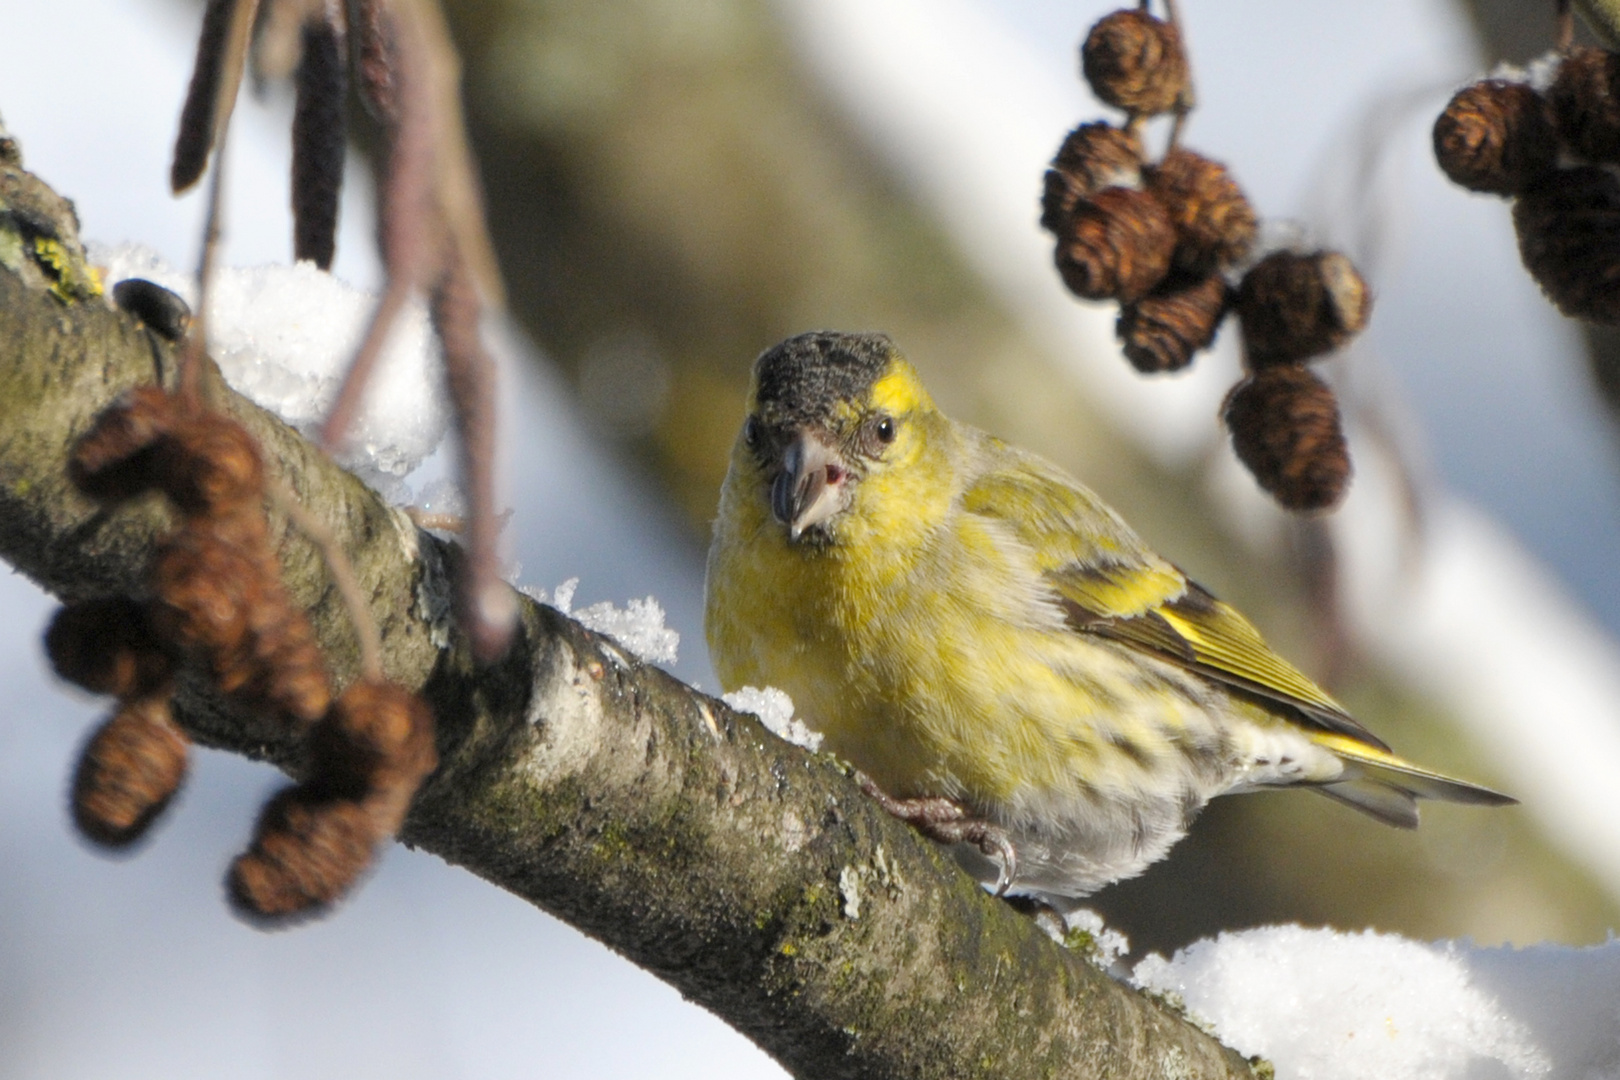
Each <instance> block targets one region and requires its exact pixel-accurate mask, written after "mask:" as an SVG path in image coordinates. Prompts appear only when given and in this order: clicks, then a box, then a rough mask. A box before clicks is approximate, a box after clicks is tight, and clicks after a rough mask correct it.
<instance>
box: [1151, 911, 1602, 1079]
mask: <svg viewBox="0 0 1620 1080" xmlns="http://www.w3.org/2000/svg"><path fill="white" fill-rule="evenodd" d="M1134 980H1135V981H1136V983H1137V984H1138V985H1140V986H1142V987H1143V988H1145V989H1149V990H1152V991H1155V992H1159V993H1164V994H1174V995H1177V996H1179V997H1180V998H1181V999H1182V1000H1183V1001H1184V1002H1185V1003H1186V1005H1187V1007H1188V1008H1189V1009H1190V1010H1191V1011H1192V1012H1193V1013H1194V1014H1195V1015H1196V1016H1197V1017H1199V1018H1201V1019H1203V1020H1205V1021H1207V1022H1208V1023H1209V1024H1210V1025H1211V1027H1212V1028H1213V1029H1214V1031H1215V1033H1216V1034H1217V1035H1218V1036H1219V1037H1220V1038H1221V1040H1222V1041H1224V1042H1225V1043H1227V1044H1228V1045H1229V1046H1232V1047H1233V1048H1234V1049H1236V1050H1238V1051H1239V1052H1241V1053H1243V1054H1258V1055H1260V1056H1261V1057H1264V1058H1266V1059H1267V1060H1269V1061H1270V1062H1271V1063H1272V1064H1273V1065H1275V1066H1276V1068H1277V1076H1278V1078H1279V1080H1295V1078H1298V1080H1353V1078H1355V1080H1359V1078H1363V1077H1378V1078H1379V1080H1465V1078H1473V1077H1481V1078H1483V1077H1513V1078H1522V1080H1543V1078H1545V1080H1563V1078H1567V1080H1587V1078H1590V1077H1600V1076H1603V1077H1612V1076H1617V1075H1620V941H1614V940H1611V941H1610V942H1609V943H1608V944H1605V945H1598V946H1594V947H1592V948H1586V949H1576V948H1569V947H1564V946H1552V945H1539V946H1535V947H1533V948H1528V949H1510V948H1502V949H1481V948H1476V947H1474V946H1472V945H1470V944H1468V943H1466V942H1462V943H1458V942H1441V943H1439V944H1435V945H1427V944H1423V943H1420V942H1416V941H1410V940H1407V939H1405V938H1401V937H1397V936H1395V935H1392V934H1379V933H1375V932H1373V931H1365V932H1363V933H1358V934H1346V933H1338V932H1335V931H1331V930H1307V929H1304V928H1302V927H1299V926H1273V927H1263V928H1260V929H1255V930H1245V931H1241V932H1236V933H1226V934H1221V935H1220V936H1219V937H1217V938H1215V939H1213V940H1205V941H1199V942H1195V943H1194V944H1192V945H1190V946H1188V947H1187V948H1185V949H1183V950H1182V951H1180V952H1178V953H1177V954H1176V955H1175V957H1173V958H1172V959H1170V960H1166V959H1164V958H1163V957H1160V956H1156V955H1155V956H1149V957H1147V958H1146V959H1144V960H1142V962H1141V963H1139V964H1138V965H1137V966H1136V970H1135V973H1134Z"/></svg>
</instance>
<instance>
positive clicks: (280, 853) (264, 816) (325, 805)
mask: <svg viewBox="0 0 1620 1080" xmlns="http://www.w3.org/2000/svg"><path fill="white" fill-rule="evenodd" d="M378 839H379V838H378V836H377V834H376V831H375V828H374V826H373V824H372V819H371V815H370V814H369V813H368V812H367V810H366V808H365V807H364V806H363V805H361V804H360V803H358V802H355V801H353V800H351V799H327V800H312V799H310V798H309V797H308V796H307V793H306V792H304V790H303V789H302V788H299V787H289V788H285V789H283V790H282V791H281V792H280V793H278V794H277V795H276V796H275V798H273V799H271V800H270V802H269V803H268V804H267V805H266V806H265V808H264V811H263V812H262V813H261V814H260V815H259V822H258V825H257V827H256V828H255V830H254V837H253V844H252V846H251V847H249V848H248V850H247V851H245V852H244V853H242V854H241V855H239V856H237V857H236V861H235V862H233V863H232V864H231V869H230V873H229V875H228V876H227V878H226V889H227V892H228V893H229V895H230V899H231V903H232V905H233V906H234V907H235V908H236V910H237V911H238V912H240V913H241V914H243V915H245V916H247V917H248V918H250V919H254V920H255V921H276V922H282V921H286V920H289V919H292V918H296V917H298V916H304V915H314V914H317V913H319V912H320V911H321V910H322V909H324V908H326V907H327V906H329V905H331V904H332V903H333V902H335V901H336V900H338V899H339V898H340V897H341V896H342V895H343V894H344V893H346V892H348V890H349V889H350V888H351V887H352V886H353V885H354V884H355V882H357V881H358V880H359V878H360V875H361V874H363V873H364V872H365V870H366V868H367V867H368V866H370V865H371V856H372V852H373V850H374V849H375V847H376V845H377V842H378Z"/></svg>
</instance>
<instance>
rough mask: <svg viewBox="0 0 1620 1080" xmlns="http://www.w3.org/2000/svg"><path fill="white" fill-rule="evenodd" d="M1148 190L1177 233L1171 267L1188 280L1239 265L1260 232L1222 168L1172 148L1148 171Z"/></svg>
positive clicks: (1251, 209) (1245, 200)
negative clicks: (1155, 198) (1237, 263)
mask: <svg viewBox="0 0 1620 1080" xmlns="http://www.w3.org/2000/svg"><path fill="white" fill-rule="evenodd" d="M1147 188H1148V190H1149V191H1151V192H1152V193H1153V194H1154V195H1156V196H1157V197H1158V199H1159V201H1160V202H1162V203H1164V205H1165V209H1166V210H1168V211H1169V212H1170V220H1171V222H1172V223H1173V224H1174V225H1175V227H1176V253H1175V264H1176V266H1177V268H1178V269H1181V270H1185V271H1186V272H1187V273H1189V274H1195V275H1200V276H1202V275H1205V274H1212V273H1214V272H1215V271H1217V270H1222V269H1225V268H1226V267H1229V266H1231V265H1232V264H1234V263H1236V262H1238V261H1240V260H1242V259H1243V258H1244V257H1245V256H1247V255H1248V254H1249V250H1250V249H1251V248H1253V247H1254V239H1255V236H1256V235H1258V233H1259V231H1260V221H1259V218H1257V217H1256V216H1255V213H1254V207H1252V206H1250V205H1249V200H1248V198H1247V197H1245V196H1244V194H1243V189H1242V188H1240V187H1238V185H1237V181H1235V180H1233V179H1232V175H1231V174H1230V173H1228V172H1227V171H1226V166H1224V165H1222V164H1221V163H1220V162H1218V161H1212V160H1210V159H1209V158H1207V157H1204V156H1203V155H1202V154H1197V153H1194V152H1193V151H1191V150H1187V149H1185V148H1183V147H1179V146H1178V147H1175V148H1173V149H1172V150H1171V151H1170V152H1169V153H1167V154H1165V156H1164V160H1162V161H1160V162H1159V163H1158V164H1157V165H1155V166H1153V167H1151V168H1150V169H1148V170H1147Z"/></svg>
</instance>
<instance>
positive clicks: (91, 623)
mask: <svg viewBox="0 0 1620 1080" xmlns="http://www.w3.org/2000/svg"><path fill="white" fill-rule="evenodd" d="M45 654H46V655H47V656H48V657H50V661H51V667H52V668H53V669H54V670H55V671H56V673H57V675H59V676H61V677H62V678H64V679H66V680H67V681H68V682H70V683H73V684H74V685H75V686H81V687H83V688H84V689H86V690H89V691H90V692H91V693H95V694H110V695H112V696H113V697H118V698H131V697H145V696H148V695H151V694H155V693H158V692H160V691H162V690H166V689H167V688H168V686H169V683H170V680H171V679H173V677H174V670H175V665H176V657H175V655H174V650H173V648H172V647H171V646H170V645H169V644H168V643H167V642H166V641H165V640H164V639H163V638H162V637H161V636H160V635H158V633H157V632H156V631H155V630H154V629H153V628H152V624H151V621H150V620H149V619H148V617H147V612H146V606H145V605H144V604H141V603H139V602H138V601H135V600H132V599H130V598H129V597H127V596H110V597H105V598H102V599H97V600H82V601H80V602H79V603H76V604H70V605H68V606H67V607H64V608H62V609H61V610H60V611H58V612H57V613H56V615H55V617H54V618H52V619H51V625H50V626H49V627H48V628H47V629H46V631H45Z"/></svg>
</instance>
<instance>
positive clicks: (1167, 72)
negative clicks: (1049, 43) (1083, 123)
mask: <svg viewBox="0 0 1620 1080" xmlns="http://www.w3.org/2000/svg"><path fill="white" fill-rule="evenodd" d="M1080 71H1081V74H1083V75H1084V76H1085V78H1086V82H1088V83H1090V84H1091V91H1092V93H1094V94H1096V95H1097V97H1098V98H1099V99H1101V100H1102V101H1105V102H1107V103H1108V104H1109V105H1112V106H1114V107H1115V108H1118V109H1124V110H1125V111H1126V112H1129V113H1132V114H1135V115H1142V116H1151V115H1154V114H1157V113H1163V112H1169V111H1170V110H1171V109H1174V108H1176V107H1177V106H1179V105H1182V104H1183V103H1184V102H1185V99H1186V97H1187V89H1188V87H1187V54H1186V51H1185V50H1184V49H1183V48H1182V44H1181V32H1180V31H1179V30H1177V29H1176V28H1175V27H1174V26H1172V25H1171V24H1170V23H1167V22H1164V21H1163V20H1161V19H1157V18H1154V17H1153V16H1152V15H1149V14H1148V13H1147V12H1145V11H1139V10H1134V9H1128V10H1124V11H1116V12H1113V13H1112V14H1109V15H1105V16H1103V17H1102V18H1101V19H1099V20H1098V21H1097V23H1096V24H1095V25H1094V26H1092V28H1091V32H1090V33H1088V34H1087V35H1086V40H1085V43H1084V44H1083V45H1081V46H1080Z"/></svg>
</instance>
